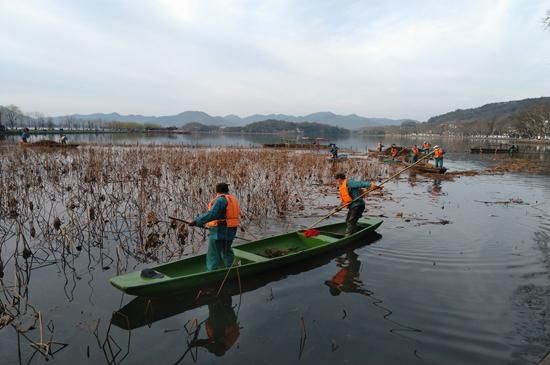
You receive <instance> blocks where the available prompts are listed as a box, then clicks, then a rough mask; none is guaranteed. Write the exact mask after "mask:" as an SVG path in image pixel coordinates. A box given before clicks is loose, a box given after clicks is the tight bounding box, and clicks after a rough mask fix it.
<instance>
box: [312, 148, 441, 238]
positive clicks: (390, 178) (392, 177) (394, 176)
mask: <svg viewBox="0 0 550 365" xmlns="http://www.w3.org/2000/svg"><path fill="white" fill-rule="evenodd" d="M434 152H435V151H432V152H430V153H428V154H427V155H426V156H424V157H422V158H420V159H419V160H418V161H416V162H415V163H413V164H412V165H409V166H407V167H405V168H404V169H402V170H400V171H399V172H397V173H395V174H393V175H392V176H390V177H388V178H387V179H385V180H384V181H382V182H381V183H380V184H378V185H376V187H374V188H372V187H371V188H369V189H368V190H367V191H365V192H364V193H363V194H361V195H359V196H358V197H357V198H355V199H353V200H352V201H351V202H349V203H348V204H344V205H341V206H339V207H338V208H336V209H334V210H333V211H332V212H330V213H329V214H328V215H326V216H324V217H322V218H321V219H319V220H318V221H316V222H315V223H313V224H312V225H310V226H309V227H308V228H307V229H312V228H313V227H315V226H316V225H318V224H319V223H321V222H322V221H324V220H325V219H328V218H330V217H332V216H333V215H334V214H336V213H338V212H339V211H341V210H342V209H344V208H345V207H347V206H348V205H350V204H352V203H353V202H354V201H356V200H359V199H362V198H364V197H365V196H367V195H368V194H369V193H370V192H372V191H374V190H377V189H378V188H379V187H380V186H382V185H384V184H385V183H387V182H388V181H390V180H393V179H394V178H396V177H397V176H399V175H401V174H402V173H403V172H405V171H407V170H408V169H410V168H411V167H413V166H415V165H417V164H418V163H419V162H420V161H423V160H425V159H427V158H428V157H430V156H431V155H433V154H434Z"/></svg>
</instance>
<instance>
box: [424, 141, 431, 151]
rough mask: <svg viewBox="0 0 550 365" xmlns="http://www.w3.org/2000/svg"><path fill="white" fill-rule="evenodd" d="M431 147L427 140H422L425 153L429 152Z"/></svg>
mask: <svg viewBox="0 0 550 365" xmlns="http://www.w3.org/2000/svg"><path fill="white" fill-rule="evenodd" d="M431 147H432V145H431V144H429V143H428V142H426V141H424V143H422V150H423V151H424V152H426V153H429V152H430V148H431Z"/></svg>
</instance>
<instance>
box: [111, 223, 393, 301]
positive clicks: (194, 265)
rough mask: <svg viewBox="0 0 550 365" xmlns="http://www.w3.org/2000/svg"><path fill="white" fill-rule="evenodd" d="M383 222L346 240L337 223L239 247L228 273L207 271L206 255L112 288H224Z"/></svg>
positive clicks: (119, 279)
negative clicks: (228, 282) (311, 232)
mask: <svg viewBox="0 0 550 365" xmlns="http://www.w3.org/2000/svg"><path fill="white" fill-rule="evenodd" d="M382 222H383V220H382V219H379V218H367V219H361V220H359V222H358V223H357V224H358V226H359V227H360V228H361V229H360V230H359V231H357V232H356V233H354V234H352V235H350V236H347V237H345V236H344V232H345V230H346V224H345V223H336V224H329V225H325V226H319V227H317V228H316V229H317V230H319V232H320V234H319V235H317V236H314V237H309V238H308V237H305V236H304V234H303V231H296V232H291V233H287V234H283V235H279V236H273V237H269V238H264V239H261V240H258V241H254V242H250V243H246V244H243V245H240V246H236V247H234V248H233V251H234V253H235V265H234V267H233V269H232V270H229V273H228V269H227V268H222V269H218V270H214V271H206V257H205V256H206V255H204V254H203V255H198V256H194V257H191V258H187V259H183V260H179V261H174V262H171V263H167V264H163V265H159V266H156V267H154V268H152V269H153V270H154V272H155V274H156V275H155V277H153V278H146V277H143V276H142V275H141V272H140V271H136V272H132V273H128V274H124V275H120V276H116V277H114V278H111V284H112V285H113V286H115V287H116V288H118V289H120V290H122V291H123V292H125V293H127V294H131V295H139V296H150V297H151V296H163V295H170V294H173V293H174V292H178V291H183V290H190V289H193V288H200V287H208V286H212V285H213V284H216V283H217V284H221V283H222V281H223V280H224V278H225V277H226V275H227V278H228V280H232V279H235V278H236V277H237V271H238V275H239V276H240V277H241V278H242V277H245V276H247V275H254V274H257V273H260V272H264V271H267V270H272V269H276V268H279V267H282V266H286V265H289V264H293V263H296V262H299V261H303V260H306V259H308V258H310V257H314V256H316V255H319V254H322V253H324V252H327V251H329V250H333V249H336V248H339V247H342V246H345V245H348V244H350V243H352V242H354V241H356V240H357V239H359V238H362V237H364V236H366V235H368V234H370V233H371V232H373V231H374V230H375V229H376V228H378V227H379V226H380V225H381V224H382ZM237 268H238V270H237Z"/></svg>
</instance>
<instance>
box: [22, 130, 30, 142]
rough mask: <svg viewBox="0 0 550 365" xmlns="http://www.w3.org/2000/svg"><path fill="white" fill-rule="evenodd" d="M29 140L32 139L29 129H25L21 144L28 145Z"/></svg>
mask: <svg viewBox="0 0 550 365" xmlns="http://www.w3.org/2000/svg"><path fill="white" fill-rule="evenodd" d="M29 138H30V134H29V128H25V129H23V133H21V143H28V142H29Z"/></svg>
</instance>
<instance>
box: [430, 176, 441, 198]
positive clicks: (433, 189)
mask: <svg viewBox="0 0 550 365" xmlns="http://www.w3.org/2000/svg"><path fill="white" fill-rule="evenodd" d="M430 193H431V194H432V195H433V196H439V195H442V193H441V179H434V181H433V183H432V185H431V186H430Z"/></svg>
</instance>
